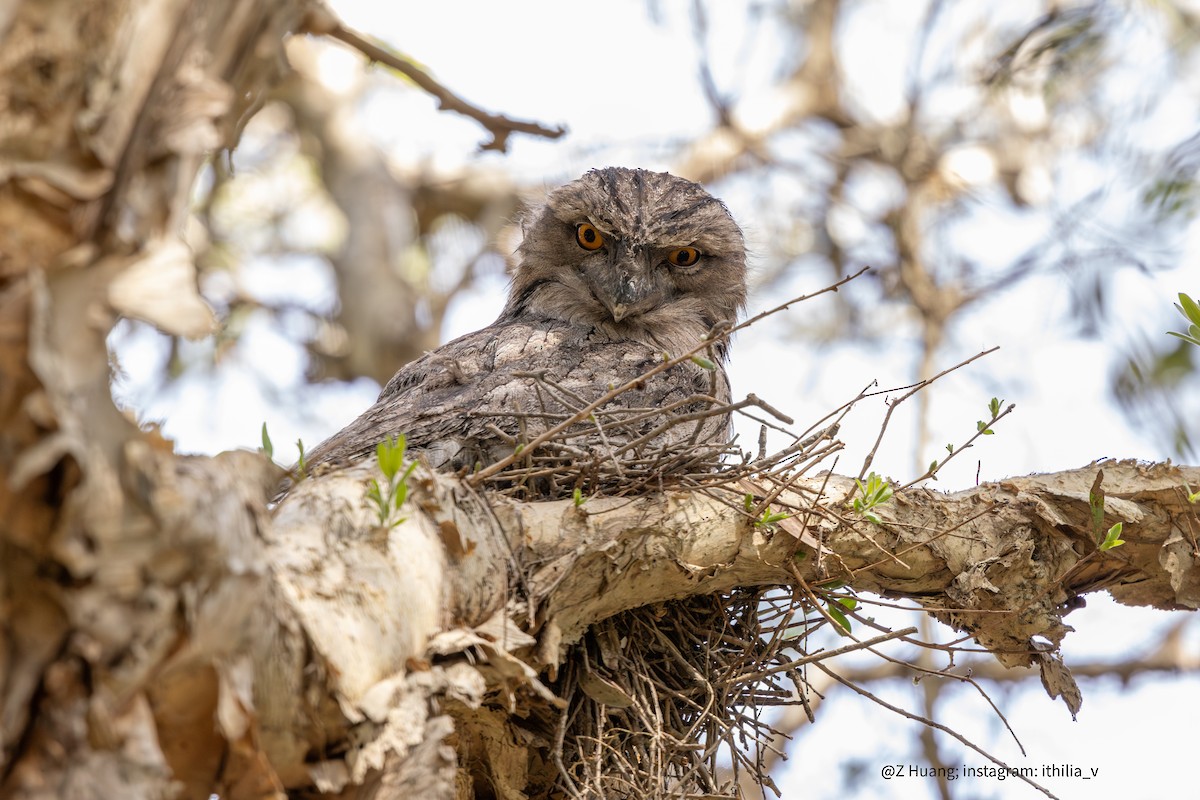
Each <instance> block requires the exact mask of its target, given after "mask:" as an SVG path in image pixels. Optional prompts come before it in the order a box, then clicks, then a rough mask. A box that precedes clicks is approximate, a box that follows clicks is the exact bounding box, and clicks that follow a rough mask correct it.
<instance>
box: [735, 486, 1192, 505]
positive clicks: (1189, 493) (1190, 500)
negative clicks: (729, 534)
mask: <svg viewBox="0 0 1200 800" xmlns="http://www.w3.org/2000/svg"><path fill="white" fill-rule="evenodd" d="M1183 488H1184V490H1185V491H1186V492H1187V501H1188V502H1189V503H1191V504H1192V505H1195V504H1196V503H1200V492H1193V491H1192V487H1191V486H1188V484H1187V481H1184V484H1183ZM747 497H749V495H747Z"/></svg>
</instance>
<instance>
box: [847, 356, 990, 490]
mask: <svg viewBox="0 0 1200 800" xmlns="http://www.w3.org/2000/svg"><path fill="white" fill-rule="evenodd" d="M999 349H1000V348H999V347H990V348H988V349H987V350H983V351H981V352H978V353H976V354H975V355H973V356H971V357H970V358H968V359H966V360H965V361H960V362H958V363H957V364H955V365H954V366H952V367H948V368H947V369H944V370H942V371H941V372H939V373H938V374H937V375H934V376H933V377H932V378H926V379H925V380H923V381H920V382H918V383H915V384H913V386H912V388H911V389H909V390H908V391H907V392H905V393H904V394H902V395H901V396H900V397H898V398H897V399H896V400H894V401H892V402H891V403H889V404H888V410H887V413H886V414H884V416H883V425H881V426H880V427H879V436H877V437H876V438H875V444H874V445H872V446H871V452H869V453H867V457H866V458H865V459H864V460H863V465H862V469H860V470H859V471H858V479H859V480H860V481H861V480H862V479H863V476H864V475H866V474H867V468H868V467H870V466H871V462H872V461H874V460H875V453H876V451H877V450H879V445H880V444H881V443H882V442H883V435H884V433H886V432H887V427H888V422H890V421H891V419H892V412H893V411H895V410H896V406H898V405H900V404H901V403H903V402H904V401H905V400H907V399H908V398H910V397H912V396H913V395H914V394H916V393H917V392H919V391H921V390H922V389H924V388H925V387H926V386H929V385H930V384H931V383H933V382H934V381H936V380H937V379H938V378H941V377H943V376H946V375H949V374H950V373H951V372H954V371H955V370H957V369H961V368H962V367H965V366H966V365H967V364H970V363H971V362H972V361H975V360H976V359H979V358H983V357H984V356H986V355H988V354H990V353H994V352H996V351H997V350H999Z"/></svg>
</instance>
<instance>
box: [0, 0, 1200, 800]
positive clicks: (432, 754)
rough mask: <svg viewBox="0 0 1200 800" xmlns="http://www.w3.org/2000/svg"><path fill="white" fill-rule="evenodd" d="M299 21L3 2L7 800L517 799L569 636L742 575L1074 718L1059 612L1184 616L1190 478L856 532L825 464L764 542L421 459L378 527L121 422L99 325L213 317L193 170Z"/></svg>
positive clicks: (104, 0)
mask: <svg viewBox="0 0 1200 800" xmlns="http://www.w3.org/2000/svg"><path fill="white" fill-rule="evenodd" d="M307 11H308V6H307V4H306V3H304V2H300V1H299V0H271V2H250V1H249V0H224V2H221V0H216V1H215V2H206V3H199V2H187V1H186V0H158V1H157V2H140V3H136V4H135V3H130V2H121V0H94V1H93V2H88V3H77V2H68V1H67V0H39V2H32V1H27V2H21V3H17V4H16V5H15V6H14V5H8V6H4V7H2V8H0V42H2V43H3V46H0V116H2V118H3V119H4V121H5V124H4V126H3V132H2V133H0V136H3V139H2V140H0V519H3V520H4V525H3V528H2V529H0V598H2V602H3V609H4V613H3V614H2V615H0V637H2V638H0V642H2V643H3V647H0V796H4V797H9V796H21V797H171V796H179V797H207V796H209V794H210V793H214V792H215V793H219V794H220V795H221V796H222V797H224V798H251V797H282V796H284V794H285V793H288V792H290V793H293V794H297V795H317V794H330V795H340V796H346V797H349V796H359V797H397V798H399V797H424V798H438V797H446V798H450V797H469V796H473V795H474V794H476V793H477V792H478V793H483V790H482V789H479V788H478V787H488V788H487V793H490V794H493V795H495V796H505V797H517V796H521V793H527V794H531V795H542V796H544V795H546V794H548V793H549V792H550V788H549V787H550V786H552V785H553V784H554V782H555V781H556V780H557V779H558V775H559V773H558V772H557V771H556V768H555V765H554V763H553V762H554V760H555V755H554V751H555V744H554V742H553V723H552V722H551V723H550V728H545V727H541V728H539V727H538V726H539V724H540V723H539V722H538V720H539V718H545V719H549V720H553V719H554V718H555V716H556V715H557V714H558V713H559V709H560V708H561V707H562V706H563V701H562V699H561V697H559V696H558V695H557V694H556V692H555V690H554V686H555V685H556V684H555V679H556V677H557V676H556V673H557V672H558V671H559V670H560V668H561V667H563V665H564V664H565V663H566V660H567V659H568V658H569V653H570V648H571V646H572V645H573V644H574V643H576V642H578V641H579V640H580V638H581V636H583V634H584V632H585V631H586V630H588V628H589V626H592V625H593V624H595V623H597V622H599V621H602V620H605V619H607V618H610V617H612V616H613V615H615V614H618V613H620V612H622V611H625V610H627V609H632V608H636V607H639V606H646V605H651V604H657V603H665V602H668V601H677V600H680V599H683V598H688V597H693V596H699V595H712V594H715V593H721V592H729V591H732V590H734V589H735V588H736V587H746V586H762V585H785V586H794V587H799V588H798V591H801V590H803V591H810V590H812V587H815V586H816V585H817V584H818V583H819V582H820V581H822V580H825V579H828V578H836V579H841V580H845V581H846V582H847V583H848V584H849V585H850V586H852V587H854V588H856V589H860V590H866V591H871V592H877V593H880V594H883V595H886V596H890V597H911V598H915V599H917V600H918V601H919V602H920V603H921V604H922V605H923V606H924V607H925V608H927V609H929V610H930V611H931V612H932V613H934V614H935V615H936V616H938V617H939V618H940V619H942V620H943V621H945V622H947V623H949V624H951V625H953V626H955V627H957V628H959V629H962V630H965V631H968V632H970V633H971V635H973V636H974V637H975V638H976V639H978V641H980V642H981V643H982V644H983V645H985V646H986V647H988V648H989V649H991V650H992V651H993V652H995V653H996V655H997V658H999V659H1000V660H1001V661H1002V662H1003V663H1005V664H1007V665H1010V666H1013V665H1019V664H1034V665H1036V666H1038V667H1039V668H1040V669H1041V670H1042V674H1043V679H1044V681H1045V682H1046V685H1047V688H1048V689H1049V690H1050V691H1051V693H1052V694H1062V695H1063V696H1064V699H1065V700H1066V701H1067V702H1068V705H1070V706H1071V708H1072V709H1073V710H1074V709H1076V708H1078V702H1079V698H1078V690H1077V689H1076V687H1075V686H1074V683H1073V681H1072V680H1071V678H1070V673H1069V671H1067V670H1066V668H1065V667H1064V666H1063V665H1062V664H1061V663H1060V662H1059V661H1058V660H1057V657H1056V656H1055V654H1054V645H1057V643H1058V642H1059V641H1061V639H1062V637H1063V636H1064V635H1065V633H1066V632H1067V630H1068V629H1067V628H1066V627H1065V626H1064V624H1063V622H1062V616H1063V614H1064V613H1066V611H1068V610H1069V609H1070V608H1071V607H1072V603H1073V602H1074V601H1075V598H1076V597H1077V596H1078V595H1081V594H1084V593H1087V592H1091V591H1097V590H1100V589H1106V590H1108V591H1110V592H1111V593H1112V594H1113V596H1114V597H1116V598H1117V600H1118V601H1120V602H1125V603H1130V604H1145V605H1154V606H1157V607H1160V608H1181V609H1182V608H1186V609H1192V608H1195V607H1196V606H1197V604H1198V603H1200V578H1198V573H1197V570H1196V568H1195V563H1196V558H1197V546H1196V537H1197V533H1198V531H1200V522H1198V520H1197V515H1196V511H1195V506H1194V505H1189V504H1188V501H1187V497H1186V495H1185V493H1184V492H1183V491H1182V490H1181V487H1182V486H1183V484H1184V482H1185V481H1186V482H1187V483H1188V484H1190V485H1192V486H1200V469H1197V468H1194V467H1173V466H1167V465H1138V464H1133V463H1126V462H1121V463H1105V464H1100V465H1091V466H1089V467H1085V468H1083V469H1080V470H1075V471H1071V472H1066V473H1061V474H1056V475H1044V476H1031V477H1027V478H1020V479H1012V480H1009V481H1002V482H1000V483H997V484H989V485H984V486H981V487H978V488H976V489H973V490H971V491H967V492H960V493H958V494H954V495H941V494H937V493H933V492H927V491H923V490H912V491H908V492H905V493H902V494H900V495H898V496H896V498H895V499H894V500H893V501H892V502H891V503H888V504H886V505H885V506H883V507H880V508H879V509H877V513H878V514H879V516H880V518H881V519H880V522H879V523H878V524H875V523H872V522H869V521H867V520H866V519H865V518H863V516H862V515H860V514H857V513H855V512H852V511H851V510H849V509H848V508H847V505H846V502H847V498H848V497H849V496H850V494H851V492H852V490H853V488H854V482H853V481H852V480H850V479H847V478H841V477H837V476H832V477H830V478H828V479H812V480H804V481H797V482H796V483H795V484H794V485H793V486H792V487H791V488H790V489H789V491H788V492H786V493H784V494H782V495H780V496H779V497H778V498H776V499H775V501H774V503H775V506H776V507H779V508H790V509H795V510H797V512H798V513H797V514H796V515H795V516H793V517H791V518H789V519H787V520H781V521H779V522H778V523H776V524H775V525H773V526H769V525H756V524H755V523H754V520H752V519H750V518H748V517H747V515H746V514H745V512H744V511H743V510H741V508H740V503H741V498H742V496H743V494H744V493H746V492H747V491H749V492H750V493H751V494H753V493H754V487H747V486H737V487H730V488H729V489H728V490H727V491H724V492H713V493H709V494H701V493H668V494H662V495H654V496H648V497H641V498H637V499H634V500H629V499H620V500H607V499H602V498H594V499H592V500H590V501H588V502H587V503H585V504H583V505H582V506H576V505H575V504H574V503H572V502H569V501H568V502H553V503H532V504H528V503H527V504H522V503H517V502H514V501H511V500H508V499H505V498H503V497H499V496H496V495H485V494H478V493H476V492H474V491H473V490H471V489H469V488H467V487H466V486H464V485H463V484H462V483H461V482H459V481H457V480H455V479H453V478H451V477H447V476H444V475H436V474H430V473H426V472H424V471H420V472H418V473H417V476H416V477H415V478H414V480H413V483H414V486H413V493H412V496H411V499H410V501H409V504H408V505H406V506H405V508H404V514H405V516H406V517H407V519H406V520H405V521H404V522H402V523H401V524H399V525H397V526H395V527H390V526H381V525H379V523H378V520H377V519H375V518H374V517H373V516H372V511H371V509H370V508H369V506H368V504H367V502H366V500H365V486H366V481H367V480H368V479H369V477H370V475H371V471H372V467H371V465H363V466H360V467H356V468H354V469H351V470H347V471H344V472H341V473H335V474H332V475H329V476H326V477H322V478H319V479H314V480H307V481H304V482H302V483H300V484H299V485H298V486H297V487H296V488H295V489H294V490H293V492H292V493H291V494H290V495H289V496H288V497H287V499H286V500H285V501H284V503H283V504H282V505H281V507H280V508H279V509H277V510H275V511H271V510H269V509H268V507H267V502H266V499H267V498H268V497H269V496H270V494H271V492H272V491H273V489H274V487H275V486H276V485H277V482H278V480H279V478H280V470H279V469H278V468H276V467H275V466H274V465H272V464H270V463H269V461H268V460H267V459H265V458H263V457H262V456H259V455H256V454H252V453H247V452H235V453H224V454H221V455H219V456H216V457H213V458H197V457H181V456H177V455H175V454H174V453H173V452H172V451H171V447H170V445H169V443H167V442H165V441H163V440H162V439H161V438H160V437H158V436H157V435H156V434H154V433H153V432H152V431H142V430H139V429H138V428H137V427H136V426H135V425H134V424H132V423H131V422H130V421H129V420H128V419H127V418H126V417H125V416H124V415H123V414H122V413H121V412H120V411H119V410H118V409H117V408H115V406H114V405H113V403H112V400H111V395H110V390H109V378H110V375H109V363H108V354H107V351H106V347H105V336H106V334H107V333H108V331H109V330H110V329H111V327H112V325H113V323H114V321H115V320H116V319H117V318H118V317H119V316H129V317H134V318H139V319H144V320H147V321H149V322H152V323H153V324H155V325H157V326H159V327H160V328H162V329H164V330H167V331H169V332H172V333H176V334H180V335H188V336H202V335H205V334H206V333H208V332H209V331H210V330H211V327H212V324H213V322H212V319H211V314H210V313H209V311H208V309H207V307H206V306H205V305H204V304H203V302H202V301H201V300H200V299H199V297H198V295H197V293H196V288H195V283H194V280H193V267H192V264H191V260H190V253H189V251H188V248H187V246H186V245H185V244H184V243H183V242H182V240H181V239H180V230H181V224H182V221H183V220H184V219H185V217H186V214H187V211H188V198H189V193H190V189H191V186H192V182H193V180H194V178H195V176H196V174H197V171H198V170H199V168H200V167H201V165H202V164H203V160H204V158H205V157H206V154H207V153H208V152H210V151H211V150H212V149H214V148H216V147H219V146H232V144H233V143H234V142H235V141H236V138H237V134H238V131H239V130H240V127H241V125H242V124H243V123H244V122H245V120H246V119H247V118H248V116H249V115H250V114H251V113H252V112H253V110H254V108H255V105H256V103H257V101H258V99H259V98H260V97H261V96H262V95H263V93H264V92H265V91H266V90H267V89H268V88H269V87H270V86H271V85H272V83H273V82H275V81H276V80H277V79H278V77H279V76H280V74H281V70H282V69H283V68H284V65H285V60H284V55H283V43H284V40H285V37H286V36H288V35H289V34H290V33H292V32H294V31H296V30H298V29H302V28H303V27H304V25H305V24H306V22H305V19H306V17H305V14H306V13H307ZM1101 468H1102V469H1103V471H1104V475H1103V480H1102V481H1101V482H1099V483H1098V484H1097V472H1098V470H1099V469H1101ZM1099 489H1102V490H1103V492H1104V493H1105V495H1106V498H1105V500H1104V503H1103V514H1102V517H1101V518H1100V519H1096V518H1095V516H1094V514H1093V506H1094V505H1095V501H1096V498H1097V497H1098V496H1099V494H1098V490H1099ZM1118 521H1119V522H1122V523H1123V524H1124V532H1123V538H1124V539H1125V540H1126V542H1127V544H1126V545H1125V546H1123V547H1120V548H1117V549H1115V550H1110V551H1106V552H1101V551H1100V550H1098V548H1097V546H1096V542H1097V539H1096V537H1097V533H1098V532H1102V531H1103V530H1107V528H1108V527H1109V526H1110V525H1112V524H1113V523H1115V522H1118ZM997 612H1001V613H997ZM1034 637H1037V638H1038V641H1042V640H1044V641H1045V642H1048V644H1039V643H1036V642H1035V640H1034ZM574 668H576V667H573V669H574ZM582 685H584V686H585V689H584V691H585V692H587V693H588V694H590V695H598V696H602V697H604V698H605V702H607V703H609V704H610V705H613V706H619V705H620V703H621V702H622V697H621V687H620V686H617V687H616V688H615V689H614V688H612V687H609V688H608V689H607V690H606V689H605V688H604V686H605V685H604V684H603V682H600V683H596V682H594V681H593V683H592V684H590V688H588V686H589V684H588V677H587V676H586V674H585V675H584V677H583V679H582ZM606 691H610V692H613V694H608V695H606V694H605V692H606ZM547 731H549V733H548V732H547Z"/></svg>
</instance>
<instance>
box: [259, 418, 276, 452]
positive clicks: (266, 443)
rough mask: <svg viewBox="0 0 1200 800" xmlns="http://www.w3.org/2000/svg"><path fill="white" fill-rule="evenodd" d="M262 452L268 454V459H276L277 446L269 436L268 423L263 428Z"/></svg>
mask: <svg viewBox="0 0 1200 800" xmlns="http://www.w3.org/2000/svg"><path fill="white" fill-rule="evenodd" d="M262 451H263V452H264V453H266V454H267V458H275V445H273V444H271V437H270V436H268V435H267V423H265V422H264V423H263V426H262Z"/></svg>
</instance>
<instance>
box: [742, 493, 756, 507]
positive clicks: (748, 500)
mask: <svg viewBox="0 0 1200 800" xmlns="http://www.w3.org/2000/svg"><path fill="white" fill-rule="evenodd" d="M742 505H743V506H744V507H745V509H746V510H747V511H749V510H750V509H752V508H754V495H752V494H749V493H747V494H746V495H744V496H743V497H742Z"/></svg>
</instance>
